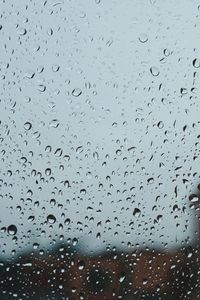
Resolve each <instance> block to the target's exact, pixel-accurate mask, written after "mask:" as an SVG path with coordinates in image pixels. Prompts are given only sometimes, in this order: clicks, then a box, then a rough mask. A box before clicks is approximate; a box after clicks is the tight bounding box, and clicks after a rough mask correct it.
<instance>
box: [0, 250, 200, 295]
mask: <svg viewBox="0 0 200 300" xmlns="http://www.w3.org/2000/svg"><path fill="white" fill-rule="evenodd" d="M198 268H199V250H195V249H194V248H192V247H188V248H183V249H180V250H179V251H176V252H172V253H164V252H161V251H159V250H157V251H156V250H148V251H147V250H146V251H140V250H137V251H135V252H133V253H125V252H118V253H117V252H112V253H101V254H99V255H96V256H89V255H88V256H87V255H83V254H81V252H80V251H79V249H76V248H71V247H69V246H66V245H62V246H60V245H57V246H56V247H54V248H53V249H51V250H49V251H47V252H44V253H42V254H40V253H35V252H30V253H26V254H24V255H21V256H19V257H18V258H16V259H15V260H12V261H10V262H7V261H3V260H1V262H0V300H8V299H17V300H20V299H31V300H39V299H49V300H51V299H55V300H58V299H59V300H61V299H65V300H66V299H69V300H78V299H80V300H81V299H84V300H90V299H91V300H102V299H107V300H111V299H123V300H131V299H136V300H137V299H149V300H151V299H163V300H165V299H166V300H178V299H194V300H196V299H199V296H198V290H199V281H198Z"/></svg>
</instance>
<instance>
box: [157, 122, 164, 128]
mask: <svg viewBox="0 0 200 300" xmlns="http://www.w3.org/2000/svg"><path fill="white" fill-rule="evenodd" d="M157 126H158V128H159V129H162V128H163V127H164V123H163V121H159V122H158V124H157Z"/></svg>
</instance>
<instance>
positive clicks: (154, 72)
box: [150, 67, 160, 77]
mask: <svg viewBox="0 0 200 300" xmlns="http://www.w3.org/2000/svg"><path fill="white" fill-rule="evenodd" d="M150 72H151V74H152V75H153V76H155V77H156V76H158V75H159V74H160V71H159V70H158V68H157V67H151V68H150Z"/></svg>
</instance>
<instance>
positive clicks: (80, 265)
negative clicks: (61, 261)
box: [78, 260, 85, 271]
mask: <svg viewBox="0 0 200 300" xmlns="http://www.w3.org/2000/svg"><path fill="white" fill-rule="evenodd" d="M78 269H79V270H80V271H82V270H84V269H85V262H84V261H83V260H81V261H79V263H78Z"/></svg>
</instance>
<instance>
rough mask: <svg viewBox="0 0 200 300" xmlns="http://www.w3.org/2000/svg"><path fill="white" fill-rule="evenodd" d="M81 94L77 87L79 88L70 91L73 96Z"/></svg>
mask: <svg viewBox="0 0 200 300" xmlns="http://www.w3.org/2000/svg"><path fill="white" fill-rule="evenodd" d="M81 94H82V91H81V89H79V88H75V89H73V91H72V95H73V96H74V97H79V96H80V95H81Z"/></svg>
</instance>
